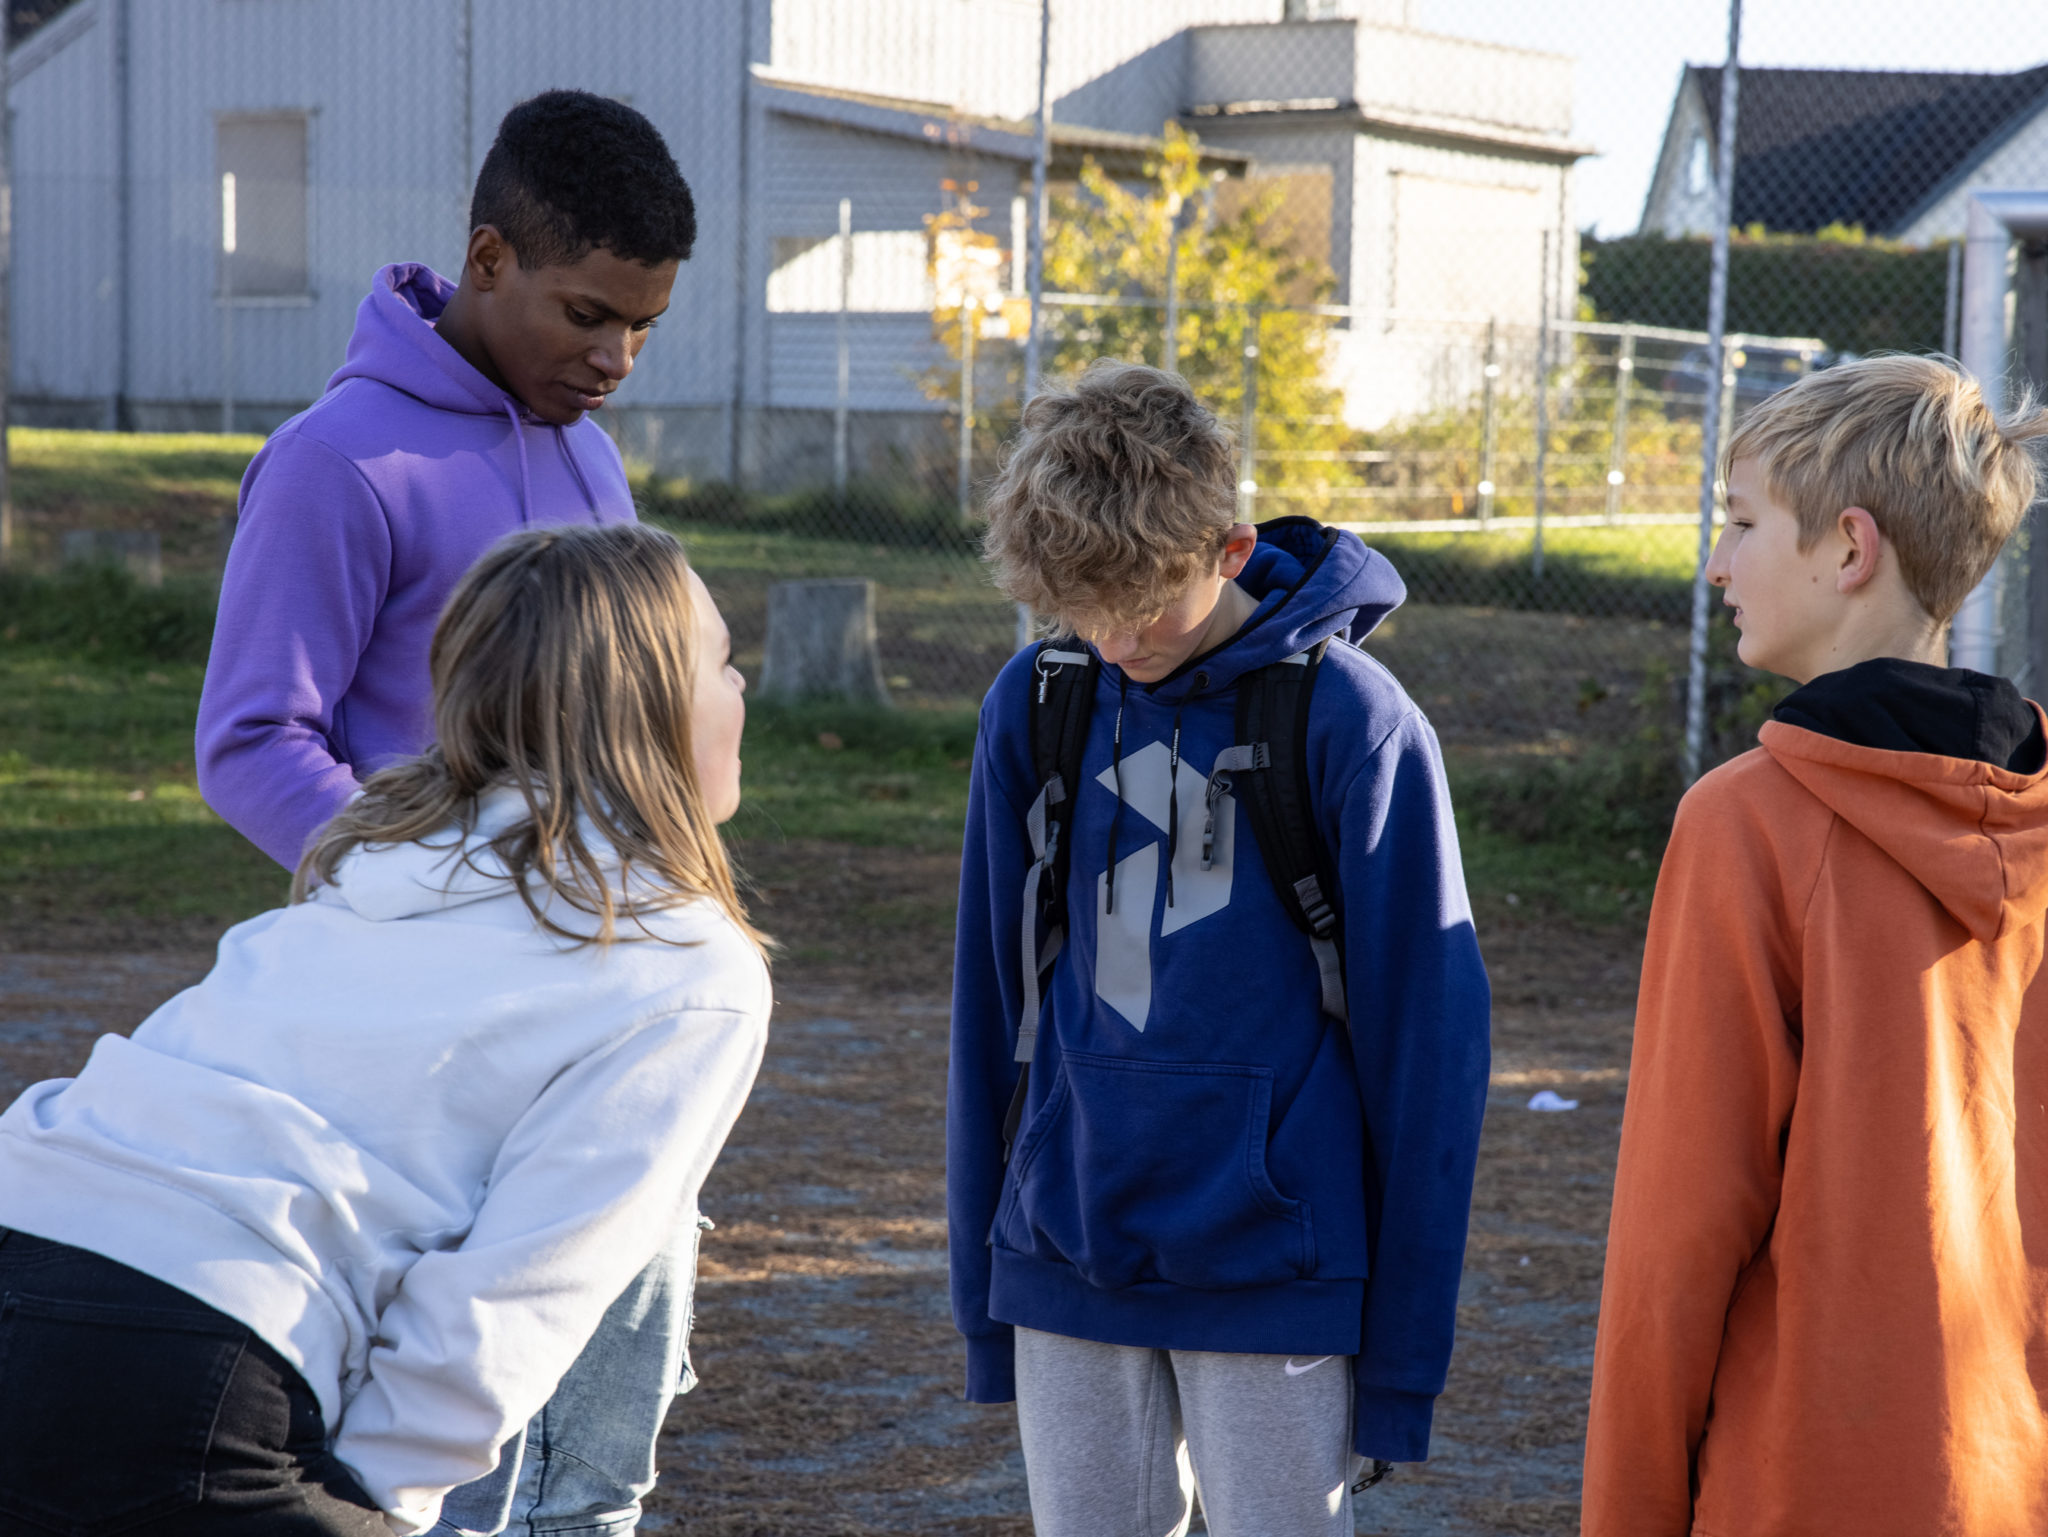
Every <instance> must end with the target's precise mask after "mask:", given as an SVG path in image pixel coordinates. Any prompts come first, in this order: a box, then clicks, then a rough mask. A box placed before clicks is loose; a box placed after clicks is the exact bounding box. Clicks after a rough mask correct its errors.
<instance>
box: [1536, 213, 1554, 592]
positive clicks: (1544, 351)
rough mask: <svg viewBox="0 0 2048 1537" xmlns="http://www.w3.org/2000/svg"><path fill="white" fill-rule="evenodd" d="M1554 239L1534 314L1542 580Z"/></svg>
mask: <svg viewBox="0 0 2048 1537" xmlns="http://www.w3.org/2000/svg"><path fill="white" fill-rule="evenodd" d="M1556 246H1557V239H1556V237H1555V236H1554V235H1552V234H1551V232H1550V231H1549V230H1545V231H1544V232H1543V307H1542V308H1541V309H1539V310H1538V311H1537V312H1536V543H1535V547H1534V549H1533V550H1532V551H1531V553H1530V557H1529V574H1530V575H1531V576H1533V577H1534V578H1535V579H1536V580H1537V581H1539V582H1540V581H1542V580H1543V502H1544V496H1545V493H1546V492H1547V491H1548V490H1549V487H1548V486H1546V485H1545V484H1544V482H1545V481H1546V480H1548V479H1549V475H1550V293H1551V288H1550V255H1551V252H1552V251H1553V250H1554V249H1555V248H1556Z"/></svg>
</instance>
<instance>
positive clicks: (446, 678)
mask: <svg viewBox="0 0 2048 1537" xmlns="http://www.w3.org/2000/svg"><path fill="white" fill-rule="evenodd" d="M696 617H697V616H696V604H695V603H694V602H693V601H692V598H691V592H690V565H689V561H688V559H687V558H686V557H685V556H684V554H683V549H682V546H681V545H679V544H678V543H676V541H675V539H674V538H672V537H671V536H670V535H668V534H665V533H662V532H661V531H659V530H657V529H652V528H646V527H643V526H641V525H638V524H631V523H627V524H615V525H612V526H609V527H603V528H591V527H561V528H531V529H524V530H521V531H520V532H518V533H516V534H510V535H508V536H506V537H505V538H503V539H501V540H499V541H498V542H497V543H496V544H494V545H492V546H491V548H490V549H488V550H486V551H485V552H484V554H483V556H482V558H481V559H479V560H478V561H477V563H476V564H475V565H473V566H471V567H470V569H469V570H468V572H467V573H465V574H464V576H463V578H462V580H461V581H460V582H459V583H457V584H456V587H455V591H454V593H453V594H451V595H450V597H449V599H448V603H447V606H446V607H445V608H443V609H442V611H441V620H440V623H439V624H438V625H437V626H436V627H435V629H434V640H433V645H432V649H431V650H430V652H429V654H428V667H429V671H430V672H431V674H432V677H433V683H434V732H435V737H436V741H435V744H434V745H433V746H432V747H430V748H428V749H427V750H426V751H425V752H423V753H421V754H419V755H418V756H417V757H413V758H407V759H405V760H403V761H401V762H399V763H395V764H392V765H391V766H390V767H388V768H384V769H380V770H378V771H377V772H376V773H374V774H372V775H370V777H369V778H368V779H366V780H365V781H364V782H363V793H362V795H360V796H359V797H357V798H356V799H355V800H353V801H351V802H350V803H349V804H348V805H347V806H345V807H343V808H342V810H341V811H340V812H339V813H338V814H337V815H336V816H335V817H334V819H333V820H332V821H330V822H328V823H327V825H326V826H325V827H323V828H322V829H321V830H320V832H319V833H318V834H317V835H316V836H315V838H314V840H313V843H312V845H311V846H310V847H309V848H308V849H307V851H306V855H305V858H304V859H302V860H301V861H300V862H299V868H298V872H297V874H296V875H295V876H294V878H293V880H292V900H293V901H294V902H302V901H304V900H305V899H306V897H307V896H308V895H309V893H310V892H311V891H312V889H313V888H314V887H316V886H320V885H324V884H326V883H328V882H331V881H333V880H334V878H335V870H336V868H337V867H338V866H339V865H340V863H341V861H342V859H343V857H344V856H346V855H347V854H348V853H349V852H350V850H352V849H355V848H357V847H360V846H364V845H369V844H393V843H411V842H418V841H424V840H426V839H429V838H431V837H432V836H433V835H434V834H436V833H440V832H445V831H447V830H448V829H449V828H450V827H451V825H452V826H454V827H455V828H457V829H459V831H458V832H457V833H455V835H454V836H452V837H451V838H450V840H449V842H448V845H447V846H448V847H450V848H453V847H457V846H459V844H460V843H462V842H464V841H466V840H467V838H468V837H469V835H470V834H471V833H472V832H473V831H474V829H475V827H476V818H477V804H478V801H479V798H480V797H482V796H483V795H484V794H485V793H486V792H487V791H491V790H497V789H504V788H510V789H514V790H517V791H518V792H519V796H520V798H521V799H522V800H523V801H524V802H525V808H526V814H525V815H524V816H523V817H521V818H520V819H518V820H516V821H515V822H513V824H512V825H511V826H509V827H507V828H506V829H505V830H504V831H503V832H500V833H499V834H497V836H496V837H494V838H492V839H491V841H490V844H489V849H490V852H491V854H492V855H494V856H495V858H496V859H497V861H498V862H500V863H501V864H502V866H503V869H504V872H505V873H506V875H507V876H508V878H509V880H510V882H511V884H512V886H513V889H515V890H516V891H518V893H519V894H520V897H521V899H522V900H523V901H524V902H525V903H526V906H527V910H528V911H529V912H531V913H532V914H533V917H534V921H535V922H536V923H538V924H539V925H540V926H541V927H542V928H543V929H545V930H547V931H548V932H550V933H553V934H556V935H560V936H562V937H564V938H569V939H575V940H579V941H583V940H589V939H592V938H594V939H595V941H596V942H597V943H599V944H609V943H611V942H612V941H613V940H614V939H615V938H616V937H617V935H616V933H615V927H616V925H617V923H618V921H619V920H620V919H622V918H635V919H637V918H639V917H640V916H641V915H642V914H645V913H647V912H652V911H658V910H660V909H663V908H668V907H675V906H678V905H680V904H681V903H684V902H687V901H689V900H691V899H692V898H696V897H703V898H707V899H708V900H710V901H711V902H712V903H713V904H714V905H715V906H717V907H719V908H720V909H722V910H723V911H724V912H725V913H726V915H727V916H729V917H730V918H731V919H732V921H733V922H734V923H736V924H738V925H739V926H740V928H741V930H742V931H743V932H744V933H746V934H747V936H748V937H749V938H750V939H752V940H753V941H754V943H755V945H756V946H757V947H765V944H766V941H765V940H764V938H763V936H761V935H760V934H759V933H758V932H756V931H755V930H754V928H753V927H752V926H751V925H750V924H749V923H748V922H747V915H746V909H745V907H744V906H743V905H742V904H741V902H740V899H739V894H738V892H737V890H736V889H735V887H734V883H733V873H732V865H731V863H730V861H729V860H728V859H727V857H726V852H725V845H724V843H723V841H722V840H721V839H720V838H719V835H718V829H717V827H716V826H715V825H714V824H713V822H712V819H711V817H710V815H709V813H708V812H707V810H706V808H705V804H704V796H703V792H702V790H701V789H700V787H699V785H698V783H697V770H696V760H695V758H694V757H693V755H692V752H691V736H690V706H691V698H692V693H693V688H692V683H693V680H694V678H695V677H696V666H697V663H698V660H699V658H698V657H697V655H696V652H697V649H698V647H697V628H696ZM587 832H595V833H596V834H598V835H600V836H601V837H602V839H603V840H604V842H606V843H609V844H610V846H611V849H612V850H613V851H615V852H616V855H617V869H616V870H612V871H608V870H607V869H606V867H605V864H604V863H603V862H601V860H600V857H599V855H598V852H597V851H596V850H594V849H593V848H592V846H591V840H590V839H589V838H588V837H587V836H586V833H587ZM436 846H438V845H436ZM464 858H465V860H467V861H469V862H470V863H471V867H472V868H476V866H475V864H474V853H471V854H466V855H465V856H464ZM648 887H651V888H652V891H653V894H652V895H651V896H648V897H646V898H641V897H639V896H633V897H627V896H625V895H624V893H625V892H627V891H628V890H633V891H638V890H641V889H645V888H648ZM551 896H552V897H560V898H561V899H563V900H565V901H566V902H568V903H569V904H570V905H571V906H573V907H575V908H577V909H579V910H581V911H583V912H585V913H589V914H592V915H594V916H595V917H596V918H597V919H598V924H597V932H596V934H595V935H594V936H593V935H590V934H587V933H579V932H575V931H572V930H570V929H567V928H564V927H562V926H561V925H559V924H557V923H555V922H554V921H553V920H552V919H550V918H549V917H548V916H547V913H546V911H545V905H546V900H547V899H548V898H549V897H551ZM642 929H643V932H644V931H645V925H644V924H643V925H642Z"/></svg>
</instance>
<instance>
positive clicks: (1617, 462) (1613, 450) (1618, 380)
mask: <svg viewBox="0 0 2048 1537" xmlns="http://www.w3.org/2000/svg"><path fill="white" fill-rule="evenodd" d="M1635 377H1636V328H1635V327H1634V326H1623V327H1622V328H1621V355H1620V356H1619V357H1617V358H1616V359H1615V360H1614V431H1613V432H1612V433H1610V434H1609V435H1608V440H1607V521H1608V522H1610V523H1612V522H1614V521H1615V520H1616V519H1617V518H1619V517H1620V516H1621V488H1622V485H1623V483H1624V482H1626V481H1627V480H1628V471H1627V470H1626V469H1625V468H1624V466H1625V465H1626V463H1627V459H1628V387H1629V385H1630V384H1632V383H1633V382H1634V381H1635Z"/></svg>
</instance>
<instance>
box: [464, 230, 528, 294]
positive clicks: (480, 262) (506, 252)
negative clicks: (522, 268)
mask: <svg viewBox="0 0 2048 1537" xmlns="http://www.w3.org/2000/svg"><path fill="white" fill-rule="evenodd" d="M516 259H517V258H515V257H514V256H513V254H512V247H511V246H509V245H507V244H506V243H505V237H504V236H503V235H501V234H499V233H498V230H497V226H496V225H492V224H479V225H478V226H477V227H476V228H475V229H473V230H471V231H470V232H469V251H468V253H467V256H466V258H465V268H466V273H467V276H468V278H469V286H470V287H471V288H474V289H476V290H477V291H478V292H480V293H489V292H490V291H491V290H492V289H493V288H496V287H497V286H498V275H499V274H500V273H501V272H503V271H504V270H505V265H506V263H508V262H511V261H514V260H516Z"/></svg>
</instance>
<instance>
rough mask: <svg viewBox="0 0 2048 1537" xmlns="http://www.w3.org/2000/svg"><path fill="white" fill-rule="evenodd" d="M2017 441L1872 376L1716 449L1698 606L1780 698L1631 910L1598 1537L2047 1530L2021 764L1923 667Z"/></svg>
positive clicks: (2047, 844) (2032, 880)
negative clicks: (1718, 466) (1646, 926)
mask: <svg viewBox="0 0 2048 1537" xmlns="http://www.w3.org/2000/svg"><path fill="white" fill-rule="evenodd" d="M2043 435H2048V412H2035V411H2031V410H2029V411H2026V412H2024V413H2022V414H2021V416H2020V417H2019V418H2018V419H2016V420H2014V421H2010V422H2004V423H2001V422H2000V421H1998V420H1996V419H1995V418H1994V417H1993V415H1992V413H1991V412H1990V410H1989V409H1987V407H1986V405H1985V403H1984V400H1983V397H1982V396H1981V395H1980V394H1979V392H1978V390H1977V387H1976V385H1975V384H1974V383H1972V382H1971V381H1970V380H1968V379H1967V378H1965V377H1963V376H1962V375H1960V374H1958V373H1956V372H1955V371H1954V370H1953V369H1951V368H1950V367H1948V366H1946V365H1945V364H1943V363H1940V362H1937V361H1934V360H1931V359H1925V358H1908V357H1883V358H1873V359H1868V360H1866V361H1863V362H1860V363H1852V364H1848V365H1845V366H1843V367H1840V368H1836V369H1832V370H1829V371H1828V372H1826V373H1822V374H1816V375H1813V376H1812V377H1810V378H1808V379H1805V380H1802V381H1801V382H1800V383H1799V384H1797V385H1794V386H1793V387H1792V388H1790V389H1788V390H1786V391H1784V392H1783V393H1782V394H1779V395H1777V396H1774V397H1773V398H1772V399H1770V400H1769V401H1767V402H1765V403H1764V404H1763V405H1761V406H1759V407H1758V408H1757V409H1756V411H1755V412H1754V413H1753V414H1752V415H1751V416H1750V418H1749V419H1748V420H1747V421H1746V422H1745V423H1744V424H1743V426H1742V428H1741V429H1740V430H1739V431H1738V432H1736V433H1735V435H1734V437H1733V440H1732V441H1731V442H1730V444H1729V449H1728V464H1729V469H1728V475H1727V480H1728V523H1727V526H1726V527H1725V528H1724V529H1723V531H1722V533H1721V537H1720V541H1719V543H1718V544H1717V545H1716V546H1715V550H1714V556H1713V560H1712V561H1711V563H1710V564H1709V565H1708V568H1707V574H1708V578H1709V580H1711V581H1712V582H1713V583H1714V584H1715V585H1716V586H1718V587H1720V588H1721V589H1722V599H1723V602H1725V603H1726V604H1728V605H1729V606H1730V607H1732V608H1733V609H1734V610H1735V623H1736V626H1737V627H1738V628H1739V629H1740V630H1741V632H1742V639H1741V644H1740V648H1739V649H1740V654H1741V657H1742V660H1743V661H1744V662H1746V663H1748V664H1749V665H1750V666H1752V667H1759V668H1763V669H1766V670H1768V671H1771V672H1776V673H1781V674H1783V675H1784V676H1786V677H1789V678H1792V679H1794V680H1795V681H1797V682H1798V683H1799V684H1800V685H1801V686H1800V687H1799V688H1798V689H1797V690H1796V691H1794V692H1793V693H1791V694H1790V695H1788V696H1786V698H1785V700H1784V701H1783V702H1782V703H1781V704H1780V705H1779V706H1778V708H1777V710H1776V711H1775V718H1774V719H1773V720H1771V721H1770V722H1768V723H1767V724H1766V725H1765V726H1764V728H1763V731H1762V734H1761V743H1762V745H1761V746H1760V747H1759V748H1757V749H1756V750H1754V751H1751V752H1749V753H1746V754H1744V755H1743V756H1742V757H1740V758H1737V759H1735V760H1734V761H1733V762H1731V763H1728V764H1725V765H1723V766H1722V767H1721V768H1719V769H1716V770H1715V771H1714V772H1713V773H1711V774H1709V775H1707V776H1706V777H1705V778H1703V779H1701V780H1700V782H1699V783H1698V784H1697V785H1695V786H1694V787H1693V789H1692V790H1691V791H1690V793H1688V794H1687V795H1686V797H1685V799H1684V801H1683V802H1682V803H1681V804H1680V806H1679V809H1678V819H1677V823H1676V826H1675V827H1674V828H1673V830H1672V836H1671V846H1670V849H1669V852H1667V853H1666V855H1665V858H1664V866H1663V871H1662V873H1661V875H1660V876H1659V879H1658V883H1657V898H1656V903H1655V905H1654V907H1653V908H1652V910H1651V917H1650V933H1649V944H1648V950H1647V952H1646V954H1645V957H1644V963H1643V980H1642V994H1641V1000H1640V1004H1639V1007H1638V1011H1637V1016H1636V1037H1635V1053H1634V1061H1633V1065H1632V1067H1631V1069H1630V1077H1629V1095H1628V1109H1627V1113H1626V1116H1625V1117H1624V1120H1623V1126H1622V1139H1621V1163H1620V1168H1619V1171H1618V1173H1617V1176H1616V1179H1615V1190H1614V1215H1613V1222H1612V1227H1611V1229H1610V1232H1609V1237H1608V1249H1607V1273H1606V1284H1605V1291H1604V1295H1603V1298H1602V1302H1601V1312H1600V1333H1599V1342H1598V1347H1597V1350H1596V1352H1595V1359H1594V1367H1593V1401H1592V1414H1591V1421H1590V1424H1589V1426H1588V1430H1587V1438H1586V1481H1585V1506H1584V1531H1585V1533H1586V1534H1587V1537H1665V1534H1669V1537H1682V1534H1687V1533H1690V1534H1692V1537H1791V1534H1795V1533H1797V1534H1801V1537H1811V1534H1816V1533H1819V1534H1826V1533H1837V1532H1839V1533H1845V1534H1846V1533H1854V1534H1856V1537H1887V1534H1897V1537H1934V1534H1937V1533H1940V1534H1959V1537H1960V1534H1968V1537H2022V1534H2027V1537H2038V1534H2040V1533H2044V1532H2048V974H2044V972H2043V966H2042V963H2043V958H2044V950H2048V772H2044V760H2048V740H2044V735H2043V726H2042V722H2043V717H2042V714H2041V712H2040V710H2039V709H2038V708H2037V707H2036V706H2034V705H2033V704H2030V703H2028V702H2027V701H2026V700H2024V699H2022V698H2021V696H2020V694H2019V691H2018V690H2017V689H2015V688H2014V687H2013V685H2012V684H2011V683H2010V682H2008V681H2006V680H2005V679H2004V678H1996V677H1989V676H1986V675H1984V674H1982V673H1975V672H1968V671H1964V670H1962V669H1959V668H1951V667H1947V666H1944V665H1943V663H1944V661H1945V655H1946V643H1945V639H1946V629H1947V624H1948V621H1949V619H1950V617H1951V616H1952V615H1953V614H1954V613H1955V611H1956V609H1957V608H1958V607H1959V606H1960V605H1961V603H1962V600H1963V597H1964V595H1965V594H1967V593H1968V592H1969V591H1970V589H1971V588H1972V587H1973V586H1975V585H1976V583H1977V581H1978V580H1979V579H1980V578H1981V577H1982V576H1983V575H1984V573H1985V572H1986V571H1987V570H1989V569H1990V567H1991V564H1992V562H1993V560H1995V559H1996V558H1997V555H1998V551H1999V548H2000V547H2001V546H2002V545H2003V544H2004V543H2005V541H2006V539H2007V537H2008V536H2009V535H2010V534H2011V533H2012V532H2013V530H2014V529H2015V528H2016V527H2017V526H2018V524H2019V521H2020V518H2021V516H2022V515H2023V514H2024V513H2025V511H2026V509H2027V506H2028V504H2029V503H2030V502H2031V501H2032V500H2033V496H2034V486H2035V469H2034V465H2033V463H2032V461H2031V460H2030V458H2029V450H2028V447H2027V442H2028V440H2030V439H2034V438H2037V437H2041V436H2043Z"/></svg>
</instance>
